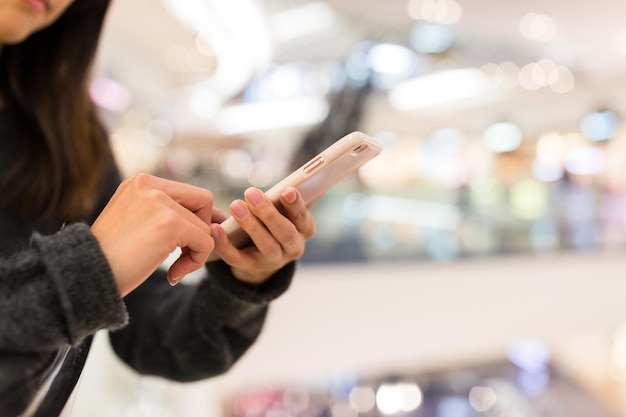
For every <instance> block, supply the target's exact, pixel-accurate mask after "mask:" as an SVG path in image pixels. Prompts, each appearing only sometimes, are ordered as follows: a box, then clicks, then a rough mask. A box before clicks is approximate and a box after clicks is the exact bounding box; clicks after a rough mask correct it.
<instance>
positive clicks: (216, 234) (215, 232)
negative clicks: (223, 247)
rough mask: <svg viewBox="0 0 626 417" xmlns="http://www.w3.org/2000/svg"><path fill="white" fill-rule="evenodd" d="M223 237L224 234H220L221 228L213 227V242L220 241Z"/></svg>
mask: <svg viewBox="0 0 626 417" xmlns="http://www.w3.org/2000/svg"><path fill="white" fill-rule="evenodd" d="M221 235H222V232H220V227H219V226H213V227H211V237H212V238H213V240H218V239H219V238H220V236H221Z"/></svg>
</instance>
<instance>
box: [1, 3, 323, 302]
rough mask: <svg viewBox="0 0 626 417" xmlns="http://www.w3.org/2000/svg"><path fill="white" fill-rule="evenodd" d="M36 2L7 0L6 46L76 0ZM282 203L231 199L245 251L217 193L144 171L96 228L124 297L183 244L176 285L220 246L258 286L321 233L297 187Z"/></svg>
mask: <svg viewBox="0 0 626 417" xmlns="http://www.w3.org/2000/svg"><path fill="white" fill-rule="evenodd" d="M30 1H40V0H0V47H1V46H2V45H5V44H13V43H19V42H21V41H23V40H24V39H26V38H28V36H29V35H31V34H32V33H34V32H36V31H38V30H40V29H42V28H44V27H46V26H48V25H50V24H52V23H53V22H54V21H55V20H56V19H57V18H58V17H59V16H60V15H61V14H62V13H63V12H64V11H65V10H66V9H67V7H69V5H70V4H71V3H72V2H73V0H41V1H43V6H44V7H41V8H42V10H39V9H38V6H37V5H35V7H33V5H32V4H30V3H29V2H30ZM84 1H87V0H84ZM40 6H41V4H40ZM1 105H2V98H1V97H0V107H1ZM281 203H282V204H283V206H284V208H285V210H284V214H283V213H281V212H280V211H279V210H278V209H277V208H276V207H274V205H273V204H272V203H271V202H270V201H269V200H268V199H267V198H266V197H265V195H264V194H263V193H262V192H261V191H260V190H258V189H255V188H251V189H249V190H247V191H246V193H245V200H236V201H234V202H233V203H232V205H231V207H230V210H231V213H232V215H233V216H234V217H235V219H236V220H237V222H238V223H239V224H240V225H241V227H242V228H243V229H244V230H245V231H246V232H248V234H249V235H250V237H251V238H252V241H253V242H254V246H250V247H248V248H244V249H241V250H239V249H237V248H235V247H234V246H233V245H232V244H231V243H230V241H229V240H228V238H227V237H226V235H225V233H224V230H223V229H222V227H221V226H220V225H219V223H221V222H222V221H223V220H225V218H226V215H225V214H224V213H222V212H221V211H219V210H216V209H214V208H213V194H211V193H210V192H209V191H207V190H204V189H201V188H198V187H194V186H191V185H187V184H183V183H178V182H174V181H169V180H165V179H161V178H157V177H154V176H151V175H147V174H140V175H136V176H133V177H130V178H128V179H126V180H124V181H123V182H122V184H121V185H120V186H119V187H118V189H117V191H116V192H115V194H114V195H113V197H112V198H111V200H110V201H109V203H108V204H107V206H106V207H105V208H104V210H103V211H102V213H101V214H100V216H99V217H98V218H97V219H96V221H95V222H94V223H93V225H92V227H91V231H92V232H93V234H94V236H95V237H96V239H97V240H98V242H99V243H100V246H101V248H102V251H103V252H104V255H105V256H106V258H107V260H108V261H109V264H110V266H111V270H112V271H113V275H114V277H115V280H116V283H117V286H118V289H119V292H120V294H121V295H122V296H125V295H127V294H129V293H130V292H131V291H133V290H134V289H135V288H137V286H139V285H140V284H141V283H142V282H143V281H145V280H146V279H147V278H148V277H149V276H150V275H151V274H152V272H154V271H155V270H156V269H157V268H158V267H159V266H160V265H161V264H162V263H163V262H164V261H165V259H166V258H167V257H168V256H169V254H170V253H172V252H173V251H174V250H175V249H176V248H180V249H181V252H182V253H181V255H180V257H179V259H178V260H177V261H176V262H174V264H173V265H172V266H171V267H170V268H169V270H168V275H167V277H168V281H169V282H170V284H172V285H176V284H177V283H178V282H180V280H181V279H183V277H184V276H185V275H186V274H189V273H190V272H193V271H195V270H197V269H199V268H201V267H203V265H204V264H205V262H206V261H207V259H208V256H209V255H210V254H211V252H212V251H213V250H215V251H216V253H217V254H218V255H219V256H220V257H221V258H222V259H223V260H224V261H225V262H226V263H227V264H228V265H230V267H231V270H232V272H233V275H234V276H235V277H236V278H237V279H239V280H241V281H243V282H246V283H248V284H251V285H258V284H261V283H263V282H264V281H265V280H267V279H268V278H269V277H270V276H272V275H273V274H274V273H275V272H276V271H278V270H279V269H280V268H282V267H283V266H285V265H286V264H287V263H289V262H291V261H293V260H295V259H297V258H299V257H300V256H302V253H303V252H304V246H305V242H306V241H307V240H308V239H310V238H311V237H312V236H313V234H314V233H315V224H314V221H313V217H312V216H311V214H310V212H309V210H308V209H307V207H306V205H305V203H304V200H303V199H302V196H301V195H300V194H299V193H298V191H297V190H296V189H295V188H288V189H285V190H284V191H283V193H282V195H281Z"/></svg>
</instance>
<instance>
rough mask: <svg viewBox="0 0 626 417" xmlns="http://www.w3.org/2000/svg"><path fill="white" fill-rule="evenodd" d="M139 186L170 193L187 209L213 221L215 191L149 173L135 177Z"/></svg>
mask: <svg viewBox="0 0 626 417" xmlns="http://www.w3.org/2000/svg"><path fill="white" fill-rule="evenodd" d="M133 181H135V182H136V184H137V186H139V187H147V188H153V189H156V190H159V191H161V192H163V193H165V194H166V195H168V196H169V197H170V198H171V199H172V200H174V201H176V202H177V203H178V204H180V205H181V206H183V207H185V208H186V209H187V210H189V211H192V212H193V213H194V214H195V215H196V216H198V217H199V218H200V219H202V221H204V222H205V223H207V224H210V223H211V216H212V211H213V193H211V192H210V191H208V190H205V189H204V188H200V187H196V186H193V185H190V184H185V183H181V182H176V181H171V180H167V179H165V178H159V177H155V176H152V175H148V174H139V175H137V176H135V177H134V178H133Z"/></svg>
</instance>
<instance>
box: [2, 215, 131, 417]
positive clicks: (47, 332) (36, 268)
mask: <svg viewBox="0 0 626 417" xmlns="http://www.w3.org/2000/svg"><path fill="white" fill-rule="evenodd" d="M5 238H6V236H5ZM0 315H2V317H3V319H2V320H0V352H1V354H0V404H2V407H4V408H7V407H9V406H8V403H7V402H6V401H8V400H10V401H14V402H16V404H21V403H23V402H24V401H27V396H28V395H30V394H32V393H33V392H34V390H36V389H37V387H38V386H39V384H40V383H41V381H42V377H43V376H44V375H46V374H47V372H48V371H49V367H50V365H51V363H52V361H53V360H54V358H55V356H56V354H57V352H58V350H59V348H60V347H62V346H65V345H68V344H69V345H73V346H76V345H77V344H79V343H80V342H81V341H82V340H84V338H85V337H86V336H88V335H90V334H93V333H95V332H96V331H97V330H100V329H104V328H118V327H120V326H123V325H124V324H125V323H126V320H127V318H126V311H125V306H124V304H123V302H122V300H121V298H120V296H119V294H118V293H117V290H116V287H115V283H114V281H113V278H112V276H111V275H110V270H109V268H108V265H107V264H106V260H104V257H103V255H102V254H101V253H99V249H98V246H97V242H96V241H95V239H94V238H93V236H92V235H91V234H90V231H89V228H88V227H87V226H86V225H83V224H77V225H72V226H68V227H66V228H65V229H63V230H61V231H59V232H58V233H56V234H54V235H51V236H46V237H44V236H41V235H37V234H35V235H33V236H32V239H31V244H30V246H29V247H28V248H27V249H24V250H22V251H19V252H17V253H15V254H13V255H12V256H10V257H5V258H0ZM22 405H23V404H22Z"/></svg>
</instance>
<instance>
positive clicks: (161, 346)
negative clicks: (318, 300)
mask: <svg viewBox="0 0 626 417" xmlns="http://www.w3.org/2000/svg"><path fill="white" fill-rule="evenodd" d="M207 270H208V276H207V277H206V278H205V279H204V280H203V281H201V282H200V283H199V284H198V285H186V284H179V285H177V286H176V287H173V288H172V287H170V286H169V284H168V283H167V281H166V279H165V275H164V272H163V271H159V272H158V273H157V274H155V275H153V276H152V277H151V278H150V279H149V280H148V281H147V282H146V283H144V284H143V285H142V286H140V287H139V288H138V289H137V290H135V291H134V292H133V293H131V294H130V295H129V296H127V297H126V303H127V308H128V311H129V315H130V323H129V325H128V326H127V327H125V328H123V329H121V330H120V331H115V332H111V333H110V335H109V336H110V339H111V344H112V346H113V349H114V350H115V352H116V353H117V355H118V356H120V357H121V358H122V359H123V360H124V361H125V362H126V363H128V364H129V365H130V366H131V367H132V368H134V369H135V370H136V371H138V372H140V373H143V374H148V375H157V376H161V377H165V378H169V379H172V380H177V381H196V380H200V379H204V378H208V377H212V376H216V375H219V374H222V373H224V372H226V371H227V370H228V369H230V368H231V367H232V366H233V365H234V364H235V363H236V361H237V360H238V359H239V358H240V357H241V356H242V355H243V354H244V353H245V352H246V351H247V350H248V349H249V348H250V346H251V345H252V344H253V343H254V342H255V340H256V339H257V337H258V336H259V334H260V332H261V329H262V327H263V323H264V321H265V317H266V314H267V311H268V305H269V303H270V302H271V301H272V300H274V299H275V298H277V297H278V296H280V295H281V294H282V293H283V292H284V291H286V290H287V288H288V287H289V284H290V282H291V279H292V276H293V274H294V271H295V263H294V262H292V263H290V264H288V265H287V266H285V267H284V268H283V269H281V270H279V271H278V272H277V273H276V274H275V275H274V276H273V277H271V278H270V279H269V280H268V281H266V282H265V283H264V284H263V285H261V286H260V287H252V286H249V285H247V284H244V283H241V282H240V281H238V280H237V279H235V278H234V277H233V276H232V274H231V272H230V267H228V265H226V264H225V263H223V262H222V261H217V262H210V263H208V264H207Z"/></svg>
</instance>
